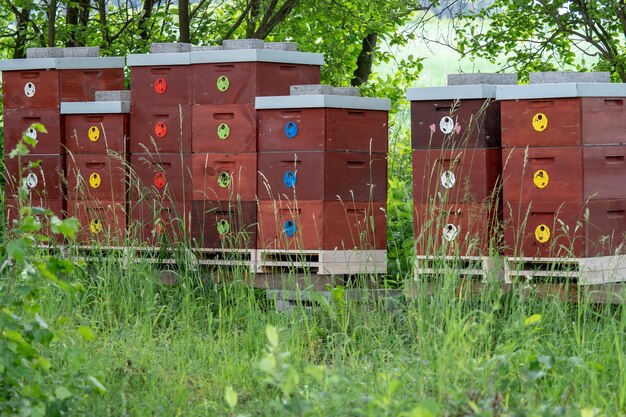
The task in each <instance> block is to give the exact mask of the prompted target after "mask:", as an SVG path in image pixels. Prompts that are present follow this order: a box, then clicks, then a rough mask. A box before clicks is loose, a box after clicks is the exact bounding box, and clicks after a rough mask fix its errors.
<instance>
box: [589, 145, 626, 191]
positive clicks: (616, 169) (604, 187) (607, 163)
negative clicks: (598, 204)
mask: <svg viewBox="0 0 626 417" xmlns="http://www.w3.org/2000/svg"><path fill="white" fill-rule="evenodd" d="M583 167H584V175H585V176H584V196H585V200H587V199H588V198H592V199H594V200H596V199H597V200H604V199H622V198H626V146H625V145H622V146H585V147H583Z"/></svg>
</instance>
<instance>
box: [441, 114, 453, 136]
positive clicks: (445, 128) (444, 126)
mask: <svg viewBox="0 0 626 417" xmlns="http://www.w3.org/2000/svg"><path fill="white" fill-rule="evenodd" d="M439 129H441V131H442V132H443V133H444V134H445V135H447V134H450V133H452V131H453V130H454V120H452V117H450V116H443V117H442V118H441V120H440V121H439Z"/></svg>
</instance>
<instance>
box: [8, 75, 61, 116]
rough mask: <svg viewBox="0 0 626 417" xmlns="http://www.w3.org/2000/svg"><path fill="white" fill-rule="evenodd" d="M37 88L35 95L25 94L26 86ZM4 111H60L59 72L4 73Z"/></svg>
mask: <svg viewBox="0 0 626 417" xmlns="http://www.w3.org/2000/svg"><path fill="white" fill-rule="evenodd" d="M28 83H32V84H33V85H34V86H35V94H34V95H33V96H32V97H28V96H27V95H26V94H25V93H24V88H25V86H26V84H28ZM2 89H3V105H4V110H5V111H6V110H12V109H58V108H59V106H60V95H59V72H58V71H57V70H25V71H4V72H2Z"/></svg>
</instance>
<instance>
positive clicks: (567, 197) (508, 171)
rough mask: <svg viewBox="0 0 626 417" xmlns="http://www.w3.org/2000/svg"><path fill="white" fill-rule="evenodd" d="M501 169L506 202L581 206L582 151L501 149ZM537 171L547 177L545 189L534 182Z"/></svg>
mask: <svg viewBox="0 0 626 417" xmlns="http://www.w3.org/2000/svg"><path fill="white" fill-rule="evenodd" d="M502 166H503V173H502V178H503V195H504V200H505V201H524V202H530V201H534V202H545V201H554V202H561V201H576V202H581V201H582V199H583V169H582V148H581V147H556V148H548V147H534V148H528V149H525V148H510V149H503V151H502ZM539 171H544V172H546V173H547V174H548V183H547V186H545V187H544V188H539V187H537V186H536V185H535V182H534V177H535V175H536V174H537V173H538V172H539ZM537 175H539V174H537Z"/></svg>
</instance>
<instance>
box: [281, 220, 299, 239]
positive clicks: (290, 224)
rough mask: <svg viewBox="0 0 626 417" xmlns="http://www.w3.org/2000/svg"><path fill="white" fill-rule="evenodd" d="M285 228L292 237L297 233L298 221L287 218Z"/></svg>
mask: <svg viewBox="0 0 626 417" xmlns="http://www.w3.org/2000/svg"><path fill="white" fill-rule="evenodd" d="M283 230H284V232H285V234H286V235H287V236H288V237H292V236H293V235H295V234H296V230H297V229H296V222H294V221H293V220H287V221H286V222H285V224H284V226H283Z"/></svg>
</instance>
